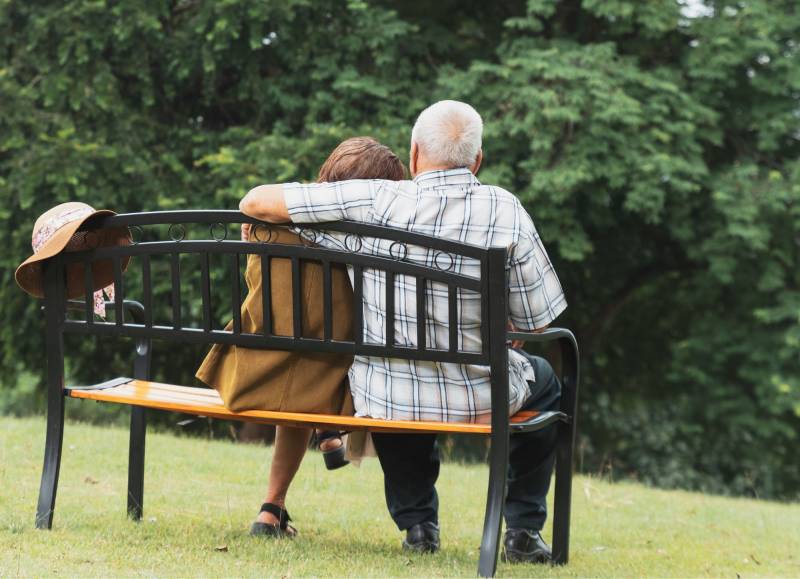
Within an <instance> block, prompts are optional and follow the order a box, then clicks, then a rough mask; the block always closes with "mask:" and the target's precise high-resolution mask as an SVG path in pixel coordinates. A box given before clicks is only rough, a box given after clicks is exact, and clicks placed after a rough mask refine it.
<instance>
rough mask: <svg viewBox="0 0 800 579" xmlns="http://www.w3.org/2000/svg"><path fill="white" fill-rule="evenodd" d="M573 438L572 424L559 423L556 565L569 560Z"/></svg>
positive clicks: (555, 513) (555, 501)
mask: <svg viewBox="0 0 800 579" xmlns="http://www.w3.org/2000/svg"><path fill="white" fill-rule="evenodd" d="M573 440H574V429H573V425H572V424H568V423H563V422H562V423H561V424H559V435H558V444H557V446H556V489H555V499H554V501H553V503H554V504H553V511H554V513H553V563H554V564H556V565H566V564H567V562H568V561H569V522H570V510H571V505H572V453H573V446H574V444H573Z"/></svg>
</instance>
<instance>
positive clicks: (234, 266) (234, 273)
mask: <svg viewBox="0 0 800 579" xmlns="http://www.w3.org/2000/svg"><path fill="white" fill-rule="evenodd" d="M231 313H232V314H233V333H234V334H241V333H242V287H241V282H240V280H239V254H238V253H232V254H231Z"/></svg>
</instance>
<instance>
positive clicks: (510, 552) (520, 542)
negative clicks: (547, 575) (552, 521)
mask: <svg viewBox="0 0 800 579" xmlns="http://www.w3.org/2000/svg"><path fill="white" fill-rule="evenodd" d="M503 561H506V562H508V563H551V562H552V561H553V553H552V551H551V550H550V546H549V545H548V544H547V543H545V542H544V539H542V535H541V534H540V533H539V531H529V530H528V529H507V530H506V536H505V539H504V540H503Z"/></svg>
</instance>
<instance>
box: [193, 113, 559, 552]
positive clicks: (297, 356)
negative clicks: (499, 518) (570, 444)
mask: <svg viewBox="0 0 800 579" xmlns="http://www.w3.org/2000/svg"><path fill="white" fill-rule="evenodd" d="M482 130H483V123H482V120H481V117H480V115H479V114H478V113H477V112H476V111H475V110H474V109H473V108H472V107H471V106H469V105H467V104H465V103H460V102H455V101H441V102H438V103H436V104H434V105H431V106H430V107H428V108H427V109H425V110H424V111H423V112H422V113H421V114H420V115H419V118H418V119H417V121H416V124H415V125H414V128H413V131H412V134H411V154H410V167H409V169H410V173H411V176H412V177H413V180H405V179H404V177H405V173H406V171H405V168H404V167H403V164H402V163H401V162H400V160H399V159H398V158H397V156H396V155H394V154H393V153H392V151H391V150H390V149H389V148H387V147H386V146H384V145H382V144H380V143H378V142H377V141H375V140H374V139H371V138H366V137H360V138H354V139H348V140H346V141H344V142H343V143H341V144H340V145H339V146H338V147H337V148H336V149H335V150H334V151H333V153H332V154H331V156H330V157H329V158H328V160H327V161H326V162H325V164H324V165H323V166H322V168H321V169H320V172H319V180H318V182H317V183H313V184H307V185H301V184H297V183H292V184H283V185H262V186H259V187H256V188H254V189H253V190H251V191H250V192H249V193H248V194H247V195H246V196H245V197H244V199H242V201H241V203H240V209H241V210H242V211H243V212H244V213H245V214H247V215H249V216H251V217H254V218H257V219H259V220H261V221H265V222H270V223H296V224H302V223H320V222H330V221H339V220H351V221H357V222H362V223H370V224H377V225H384V226H389V227H393V228H399V229H405V230H407V231H413V232H417V233H423V234H427V235H433V236H437V237H441V238H445V239H451V240H455V241H459V242H465V243H470V244H474V245H478V246H482V247H490V246H505V247H508V248H509V252H508V263H507V264H506V271H507V275H508V276H509V279H508V285H509V295H508V300H509V312H510V318H511V319H510V320H509V324H510V326H511V327H515V328H519V329H520V330H528V331H531V330H541V329H543V328H545V327H547V325H548V324H550V323H551V322H552V321H553V320H554V319H555V318H556V316H558V315H559V314H560V313H561V312H562V311H563V310H564V309H565V308H566V301H565V299H564V294H563V292H562V290H561V286H560V284H559V281H558V278H557V276H556V274H555V271H554V269H553V266H552V265H551V263H550V260H549V259H548V256H547V253H546V252H545V250H544V247H543V246H542V243H541V241H540V239H539V235H538V233H537V232H536V229H535V227H534V224H533V221H532V220H531V217H530V216H529V215H528V213H527V212H526V211H525V209H524V208H523V207H522V205H521V204H520V202H519V200H517V198H516V197H514V195H512V194H511V193H509V192H508V191H506V190H504V189H501V188H499V187H495V186H491V185H483V184H481V183H480V181H478V179H477V177H476V174H477V173H478V169H479V168H480V165H481V161H482V158H483V154H482V150H481V136H482ZM273 233H274V232H268V234H267V233H265V229H264V228H262V227H260V226H253V227H249V226H247V225H244V226H243V227H242V236H243V238H245V239H249V240H250V241H253V242H259V241H267V240H268V241H277V242H279V243H301V242H302V239H301V238H300V237H299V236H295V235H294V234H292V233H290V232H288V231H285V230H280V231H279V232H278V235H279V237H278V238H277V239H275V238H273ZM267 237H268V239H267ZM314 241H315V243H317V244H319V245H321V246H323V247H329V248H333V249H339V250H347V251H353V248H352V247H349V246H348V244H347V241H346V236H345V234H342V233H336V232H326V233H323V234H320V235H317V238H316V239H315V240H314ZM384 245H388V243H387V242H383V241H380V240H376V239H364V240H363V243H362V244H361V246H360V247H359V248H358V249H357V251H362V252H365V253H372V254H375V253H379V254H383V255H390V254H391V253H392V251H391V249H390V248H389V247H384ZM404 257H405V259H407V260H410V261H415V262H418V263H423V264H428V265H430V264H431V263H432V262H433V261H434V260H436V259H437V256H436V255H435V254H433V252H430V251H426V250H422V249H420V248H416V249H415V248H413V247H410V248H409V249H408V250H407V255H406V256H404ZM302 267H303V268H304V270H303V272H302V278H301V279H302V280H303V282H302V295H303V296H304V299H305V300H307V303H304V304H303V308H304V311H303V316H302V320H303V329H302V331H303V335H306V336H311V337H316V336H318V335H321V333H322V324H323V321H322V319H323V316H322V306H321V305H320V304H319V301H320V300H319V299H318V298H317V296H319V295H320V291H321V290H320V288H321V283H322V282H321V279H320V278H321V275H322V273H321V267H319V266H317V265H315V264H313V263H305V264H303V266H302ZM451 267H452V270H453V271H454V272H456V273H460V274H463V275H471V276H476V277H477V276H479V275H480V271H479V268H478V264H477V262H476V263H473V260H471V259H467V258H458V259H456V260H455V263H453V264H451ZM270 268H271V270H270V275H271V276H272V279H273V280H274V281H273V283H272V290H271V291H272V294H271V298H272V305H271V307H272V319H273V323H274V333H275V334H281V333H283V334H287V335H288V334H290V333H291V329H292V320H291V315H292V314H291V312H292V306H291V300H292V297H291V296H292V292H291V290H290V288H291V282H290V280H291V271H290V264H289V263H288V261H287V260H280V259H275V260H272V264H271V266H270ZM331 276H332V288H333V297H332V300H333V311H334V321H333V323H334V328H333V337H334V339H348V338H350V337H351V333H352V325H351V324H352V315H351V313H352V312H351V308H352V301H353V300H352V290H351V288H350V279H349V278H348V272H347V270H346V269H344V268H340V269H336V268H335V267H334V268H332V271H331ZM246 278H247V284H248V290H249V293H248V296H247V298H246V299H245V302H244V303H243V307H242V328H243V330H244V331H246V332H254V333H257V332H259V331H261V328H260V324H261V320H262V311H261V308H262V302H261V279H262V276H261V271H260V261H259V259H258V257H257V256H252V255H251V256H250V258H249V261H248V264H247V273H246ZM385 283H386V279H385V275H384V274H383V272H378V271H376V270H370V269H365V271H364V277H363V289H362V291H363V328H364V332H363V334H364V335H363V339H364V342H365V343H370V342H375V343H383V342H384V338H385V336H384V333H385V331H386V327H387V324H386V323H385V318H386V313H387V308H386V303H385V296H386V291H385V289H386V288H385ZM396 283H397V292H396V294H395V296H396V299H395V304H394V308H393V311H394V312H396V313H395V314H394V315H395V322H396V323H395V324H394V332H395V340H394V342H395V343H396V344H398V345H415V344H416V340H417V326H416V323H417V307H418V302H417V299H416V296H417V292H416V280H415V278H414V277H412V276H398V279H397V281H396ZM428 283H430V284H431V288H430V290H431V291H430V292H426V294H427V303H425V304H424V306H425V310H426V312H425V318H424V319H425V325H426V327H425V332H426V337H427V340H426V342H427V344H429V345H430V347H431V348H443V349H446V348H447V346H448V331H449V324H450V322H451V320H450V315H451V314H450V312H449V310H448V291H447V287H446V286H442V287H441V288H438V287H437V286H438V285H439V284H438V283H437V282H428ZM480 300H481V297H480V295H479V294H472V293H471V292H466V291H462V290H459V292H458V308H457V316H458V319H457V323H458V328H459V333H458V337H459V344H458V346H459V349H461V350H466V351H480V340H481V335H480V312H481V302H480ZM509 346H510V351H509V355H508V361H509V402H510V407H509V409H508V410H509V415H513V414H515V413H516V412H518V411H520V410H537V411H549V410H558V409H559V399H560V393H561V386H560V384H559V381H558V378H557V377H556V375H555V373H554V371H553V369H552V367H551V366H550V364H549V363H548V362H547V361H545V360H544V359H543V358H539V357H535V356H531V355H529V354H527V353H526V352H524V351H522V350H521V349H520V344H516V343H512V344H509ZM197 376H198V377H199V378H200V379H201V380H203V381H204V382H206V383H208V384H210V385H211V386H213V387H214V388H216V389H217V390H218V391H219V393H220V396H221V397H222V399H223V401H224V402H225V403H226V405H228V406H229V408H231V409H232V410H235V411H241V410H249V409H260V410H286V411H291V412H314V413H329V414H337V413H344V414H347V413H352V412H355V414H356V415H357V416H370V417H373V418H383V419H395V420H430V421H440V422H488V421H489V418H490V415H491V386H490V373H489V368H488V367H486V366H477V365H463V364H453V363H438V362H429V361H415V360H398V359H387V358H376V357H368V356H356V357H355V358H354V359H353V358H351V357H348V356H343V355H339V354H326V353H303V352H297V351H294V352H280V351H262V350H248V349H245V348H239V347H236V346H221V345H216V346H214V347H213V348H212V350H211V352H210V353H209V355H208V357H207V358H206V359H205V361H204V362H203V364H202V366H201V367H200V369H199V370H198V373H197ZM345 377H346V378H347V380H345ZM557 428H558V426H557V425H556V424H552V425H550V426H547V427H545V428H543V429H541V430H539V431H536V432H529V433H522V434H515V435H514V436H512V437H511V442H510V457H509V459H510V468H509V478H508V492H507V498H506V504H505V518H506V526H507V530H506V535H505V538H504V557H505V558H506V560H509V561H512V562H549V561H550V559H551V553H550V548H549V546H548V545H547V544H546V543H545V542H544V540H543V539H542V537H541V535H540V531H541V529H542V527H543V525H544V521H545V517H546V503H545V500H546V496H547V492H548V488H549V486H550V478H551V475H552V471H553V465H554V460H555V453H554V450H555V445H556V436H557ZM310 437H311V431H310V430H309V429H302V428H293V427H288V426H278V427H277V434H276V439H275V449H274V455H273V460H272V464H271V467H270V474H269V484H268V488H267V493H266V496H265V499H264V504H263V505H262V507H261V512H260V513H259V515H258V518H257V520H256V522H254V523H253V526H252V529H251V533H252V534H254V535H268V536H275V537H286V536H289V537H291V536H293V535H295V534H296V533H297V531H296V530H295V529H294V528H293V527H292V526H291V525H289V521H290V520H291V519H290V518H289V515H288V513H287V510H286V495H287V492H288V489H289V486H290V484H291V482H292V479H293V477H294V476H295V474H296V472H297V469H298V468H299V466H300V463H301V461H302V459H303V455H304V454H305V451H306V448H307V446H308V443H309V439H310ZM320 438H321V439H323V440H322V442H321V443H320V445H321V447H322V449H323V450H328V451H329V452H332V451H335V450H336V449H338V448H340V447H341V444H342V443H341V440H340V439H338V437H337V435H335V434H334V435H333V436H331V435H327V436H322V437H320ZM372 439H373V443H374V446H375V450H376V452H377V455H378V459H379V460H380V464H381V467H382V469H383V472H384V477H385V492H386V503H387V506H388V509H389V513H390V514H391V516H392V518H393V519H394V522H395V523H396V524H397V526H398V528H399V529H400V530H402V531H406V538H405V540H404V542H403V547H404V548H406V549H410V550H414V551H420V552H434V551H436V550H438V548H439V524H438V498H437V494H436V488H435V483H436V479H437V477H438V474H439V455H438V449H437V445H436V435H435V434H389V433H380V432H373V433H372Z"/></svg>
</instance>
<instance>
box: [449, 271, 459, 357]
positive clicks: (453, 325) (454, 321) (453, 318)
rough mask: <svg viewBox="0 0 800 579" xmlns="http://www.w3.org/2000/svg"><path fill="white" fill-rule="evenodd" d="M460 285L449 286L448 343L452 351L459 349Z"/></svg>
mask: <svg viewBox="0 0 800 579" xmlns="http://www.w3.org/2000/svg"><path fill="white" fill-rule="evenodd" d="M457 298H458V287H457V286H454V285H449V286H447V326H448V329H449V330H450V337H449V339H448V342H447V345H448V346H449V349H450V351H451V352H455V351H456V350H458V299H457Z"/></svg>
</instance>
